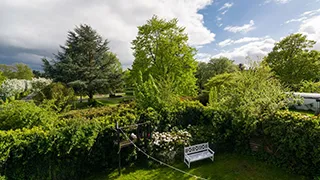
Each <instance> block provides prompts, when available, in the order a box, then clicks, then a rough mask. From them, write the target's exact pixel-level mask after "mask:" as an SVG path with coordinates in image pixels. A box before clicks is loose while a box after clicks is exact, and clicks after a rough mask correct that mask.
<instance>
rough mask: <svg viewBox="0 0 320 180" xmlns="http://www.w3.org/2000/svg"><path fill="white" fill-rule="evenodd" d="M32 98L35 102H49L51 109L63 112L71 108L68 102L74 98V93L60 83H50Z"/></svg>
mask: <svg viewBox="0 0 320 180" xmlns="http://www.w3.org/2000/svg"><path fill="white" fill-rule="evenodd" d="M33 99H34V101H35V102H36V103H37V104H43V103H45V104H51V105H52V106H51V107H52V109H53V110H55V111H58V112H63V111H67V110H69V109H70V108H71V105H70V102H72V101H74V100H75V95H74V91H73V89H72V88H68V87H66V86H65V85H64V84H62V83H52V84H50V85H49V86H46V87H45V88H43V89H42V90H41V91H40V92H39V93H38V94H37V95H36V96H35V97H34V98H33Z"/></svg>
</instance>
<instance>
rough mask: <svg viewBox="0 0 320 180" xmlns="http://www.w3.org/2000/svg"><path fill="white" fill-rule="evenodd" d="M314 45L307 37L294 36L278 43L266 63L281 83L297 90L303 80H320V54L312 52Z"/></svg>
mask: <svg viewBox="0 0 320 180" xmlns="http://www.w3.org/2000/svg"><path fill="white" fill-rule="evenodd" d="M314 44H315V41H311V40H308V39H307V37H306V36H305V35H302V34H292V35H290V36H288V37H286V38H284V39H283V40H281V41H280V42H278V43H276V44H275V47H274V48H273V50H272V52H270V53H269V54H268V56H267V57H266V58H265V61H266V62H267V64H268V65H269V66H270V67H271V68H272V70H273V71H274V72H275V74H276V75H277V76H278V77H279V79H280V80H281V82H283V83H284V84H286V85H288V86H289V87H291V88H292V89H294V90H296V86H297V85H298V84H299V83H301V81H303V80H307V81H310V80H311V81H312V80H318V79H319V76H320V53H319V52H318V51H315V50H310V49H311V48H312V47H313V46H314Z"/></svg>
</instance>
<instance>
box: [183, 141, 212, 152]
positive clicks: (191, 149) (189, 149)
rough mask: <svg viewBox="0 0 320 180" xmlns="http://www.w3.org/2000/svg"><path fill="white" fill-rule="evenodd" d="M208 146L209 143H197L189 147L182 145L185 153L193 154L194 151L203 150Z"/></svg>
mask: <svg viewBox="0 0 320 180" xmlns="http://www.w3.org/2000/svg"><path fill="white" fill-rule="evenodd" d="M208 148H209V143H202V144H197V145H193V146H189V147H184V153H185V154H193V153H196V152H201V151H205V150H207V149H208Z"/></svg>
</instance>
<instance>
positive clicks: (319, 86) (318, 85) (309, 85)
mask: <svg viewBox="0 0 320 180" xmlns="http://www.w3.org/2000/svg"><path fill="white" fill-rule="evenodd" d="M299 92H306V93H320V82H312V81H302V83H301V85H300V89H299Z"/></svg>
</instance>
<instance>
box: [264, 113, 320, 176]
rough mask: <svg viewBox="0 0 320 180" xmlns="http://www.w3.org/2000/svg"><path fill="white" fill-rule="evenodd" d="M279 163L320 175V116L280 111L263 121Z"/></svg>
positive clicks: (267, 137) (275, 160)
mask: <svg viewBox="0 0 320 180" xmlns="http://www.w3.org/2000/svg"><path fill="white" fill-rule="evenodd" d="M262 128H263V130H264V137H265V139H266V140H267V141H269V143H270V144H271V146H270V148H271V151H272V152H270V156H271V157H272V158H273V162H274V163H275V164H277V165H280V166H282V167H285V168H287V169H289V170H291V171H293V172H295V173H299V174H303V175H307V176H320V118H319V117H317V116H314V117H310V116H305V115H300V114H297V113H292V112H289V111H283V112H278V113H277V114H275V115H274V116H272V117H271V118H270V119H267V120H264V121H263V122H262Z"/></svg>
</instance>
